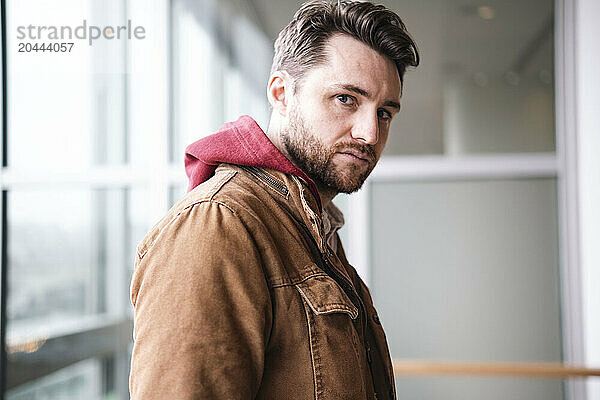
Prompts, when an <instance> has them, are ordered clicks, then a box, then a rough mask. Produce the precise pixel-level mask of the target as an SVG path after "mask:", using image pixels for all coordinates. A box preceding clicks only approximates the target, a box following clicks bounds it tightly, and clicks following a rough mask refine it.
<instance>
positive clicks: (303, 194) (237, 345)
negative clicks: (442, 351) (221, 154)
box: [130, 164, 395, 400]
mask: <svg viewBox="0 0 600 400" xmlns="http://www.w3.org/2000/svg"><path fill="white" fill-rule="evenodd" d="M315 210H318V207H317V204H316V200H315V198H314V196H312V194H311V193H310V192H309V191H308V190H307V187H306V186H305V184H304V183H303V182H302V181H301V179H299V178H298V177H295V176H292V175H287V174H285V173H282V172H278V171H274V170H269V169H264V168H256V167H241V166H234V165H229V164H222V165H221V166H220V167H219V168H217V170H216V173H215V175H214V176H213V177H212V178H211V179H209V180H207V181H206V182H204V183H202V184H201V185H199V186H198V187H196V188H195V189H194V190H192V191H190V192H189V193H188V194H187V195H186V196H184V197H183V199H181V200H180V201H179V202H178V203H177V204H176V205H175V206H174V207H173V208H172V209H171V210H170V211H169V213H168V214H167V215H166V216H165V217H164V218H163V219H162V220H161V221H160V222H158V223H157V224H156V225H155V226H154V227H153V228H152V229H151V230H150V232H149V233H148V234H147V235H146V237H145V238H144V239H143V240H142V242H141V243H140V244H139V245H138V247H137V257H136V261H135V271H134V275H133V279H132V283H131V301H132V304H133V306H134V310H135V311H134V326H135V327H134V340H135V344H134V348H133V353H132V363H131V375H130V392H131V398H132V399H134V400H139V399H143V400H149V399H324V400H325V399H336V400H339V399H375V398H376V399H391V398H395V393H394V378H393V372H392V365H391V361H390V357H389V351H388V347H387V343H386V339H385V335H384V332H383V329H382V326H381V324H380V321H379V318H378V317H377V313H376V311H375V309H374V307H373V303H372V300H371V297H370V295H369V291H368V289H367V287H366V286H365V285H364V283H363V282H362V280H361V279H360V278H359V277H358V275H357V274H356V271H355V270H354V268H353V267H351V266H350V265H349V264H348V261H347V260H346V257H345V256H344V251H343V249H342V246H341V244H339V243H338V245H337V246H336V247H337V252H335V253H334V252H333V251H332V250H331V249H330V248H329V247H328V246H327V244H326V240H325V235H324V233H323V221H322V220H321V216H320V214H319V213H318V212H316V211H315ZM336 235H337V234H336ZM338 240H339V238H338Z"/></svg>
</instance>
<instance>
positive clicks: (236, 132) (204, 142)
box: [185, 115, 321, 207]
mask: <svg viewBox="0 0 600 400" xmlns="http://www.w3.org/2000/svg"><path fill="white" fill-rule="evenodd" d="M221 163H228V164H235V165H245V166H250V167H262V168H269V169H273V170H276V171H281V172H283V173H286V174H290V175H295V176H297V177H299V178H302V179H303V180H304V181H305V182H306V183H307V185H308V188H309V189H310V191H311V192H312V194H313V195H314V196H315V198H316V199H317V203H318V204H319V207H321V198H320V196H319V192H318V191H317V186H316V185H315V183H314V182H313V181H312V179H310V178H309V177H308V176H307V175H306V174H305V173H304V172H302V170H301V169H300V168H298V166H296V164H294V163H292V162H291V161H290V160H288V158H287V157H286V156H284V155H283V153H281V152H280V151H279V150H278V149H277V147H275V145H273V143H271V141H270V140H269V138H268V137H267V135H266V134H265V133H264V132H263V130H262V129H261V128H260V126H258V124H257V123H256V121H254V119H252V118H251V117H249V116H247V115H244V116H241V117H240V118H238V120H237V121H235V122H228V123H226V124H225V125H223V126H222V127H221V128H220V129H219V130H218V131H217V133H215V134H212V135H210V136H207V137H205V138H202V139H200V140H197V141H195V142H194V143H192V144H190V145H189V146H188V147H187V148H186V149H185V172H186V174H187V176H188V179H189V181H190V184H189V186H188V191H190V190H192V189H193V188H195V187H196V186H198V185H199V184H201V183H202V182H204V181H206V180H208V179H209V178H210V177H211V176H213V174H214V173H215V169H217V167H218V166H219V164H221Z"/></svg>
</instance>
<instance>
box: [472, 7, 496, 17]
mask: <svg viewBox="0 0 600 400" xmlns="http://www.w3.org/2000/svg"><path fill="white" fill-rule="evenodd" d="M477 15H479V18H481V19H485V20H490V19H494V17H495V16H496V12H495V11H494V9H493V8H492V7H488V6H479V7H477Z"/></svg>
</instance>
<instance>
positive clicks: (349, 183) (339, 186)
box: [281, 107, 377, 195]
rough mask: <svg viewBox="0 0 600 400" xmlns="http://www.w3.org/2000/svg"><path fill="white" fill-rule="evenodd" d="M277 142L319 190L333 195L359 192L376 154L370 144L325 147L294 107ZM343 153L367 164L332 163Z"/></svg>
mask: <svg viewBox="0 0 600 400" xmlns="http://www.w3.org/2000/svg"><path fill="white" fill-rule="evenodd" d="M281 140H282V144H283V146H284V147H285V150H286V151H287V154H288V155H289V157H290V158H291V161H292V162H293V163H294V164H296V165H297V166H298V167H299V168H300V169H301V170H302V171H303V172H304V173H305V174H306V175H307V176H308V177H309V178H311V179H312V180H313V181H314V182H315V184H316V185H317V188H319V190H320V191H323V192H328V193H331V194H333V195H335V194H338V193H352V192H355V191H357V190H358V189H360V188H361V187H362V185H363V183H364V182H365V180H366V179H367V177H368V176H369V174H370V173H371V171H372V170H373V168H374V167H375V164H376V163H377V156H376V152H375V149H374V148H373V146H371V145H367V144H359V143H356V142H342V143H337V144H335V145H333V146H332V147H327V146H326V145H325V144H324V143H323V141H322V140H321V138H320V136H319V133H318V132H316V131H315V129H313V128H311V127H310V125H309V124H308V123H307V122H306V121H305V120H304V119H303V118H302V115H301V114H300V112H298V108H297V107H293V108H292V109H291V110H290V116H289V124H288V126H286V127H285V128H283V129H282V131H281ZM347 150H354V151H358V152H360V153H362V154H364V155H365V156H366V157H367V158H368V160H369V162H368V165H366V166H365V165H360V164H357V163H340V164H336V163H335V161H334V159H333V158H334V156H335V154H336V153H338V152H344V151H347Z"/></svg>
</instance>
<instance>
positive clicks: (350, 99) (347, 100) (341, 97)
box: [337, 94, 355, 105]
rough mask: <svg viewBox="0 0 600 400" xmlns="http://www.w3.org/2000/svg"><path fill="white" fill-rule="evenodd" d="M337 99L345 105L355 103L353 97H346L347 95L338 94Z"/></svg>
mask: <svg viewBox="0 0 600 400" xmlns="http://www.w3.org/2000/svg"><path fill="white" fill-rule="evenodd" d="M337 99H338V100H339V101H340V102H341V103H344V104H346V105H352V104H354V102H355V99H354V97H352V96H350V95H347V94H339V95H337Z"/></svg>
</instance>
